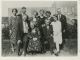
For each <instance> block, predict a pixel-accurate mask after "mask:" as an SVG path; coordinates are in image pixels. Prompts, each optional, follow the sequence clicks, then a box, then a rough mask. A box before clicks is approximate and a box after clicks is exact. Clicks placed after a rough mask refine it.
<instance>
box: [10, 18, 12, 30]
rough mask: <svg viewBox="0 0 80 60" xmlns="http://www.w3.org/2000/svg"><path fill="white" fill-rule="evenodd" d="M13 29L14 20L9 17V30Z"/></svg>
mask: <svg viewBox="0 0 80 60" xmlns="http://www.w3.org/2000/svg"><path fill="white" fill-rule="evenodd" d="M11 27H12V18H11V17H9V30H11Z"/></svg>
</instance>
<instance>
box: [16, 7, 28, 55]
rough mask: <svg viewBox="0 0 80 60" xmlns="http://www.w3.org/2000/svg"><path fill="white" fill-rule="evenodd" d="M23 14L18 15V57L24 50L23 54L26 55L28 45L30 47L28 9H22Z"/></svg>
mask: <svg viewBox="0 0 80 60" xmlns="http://www.w3.org/2000/svg"><path fill="white" fill-rule="evenodd" d="M21 10H22V11H21V12H22V13H21V14H19V15H18V17H19V19H18V20H19V21H18V39H17V40H18V42H17V44H18V55H21V54H20V49H21V48H23V54H24V55H26V51H27V45H28V36H27V35H28V32H29V28H30V24H29V20H28V15H27V14H26V8H25V7H22V9H21Z"/></svg>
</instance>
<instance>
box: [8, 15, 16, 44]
mask: <svg viewBox="0 0 80 60" xmlns="http://www.w3.org/2000/svg"><path fill="white" fill-rule="evenodd" d="M17 18H18V17H17V16H16V17H13V16H11V17H10V22H9V26H10V27H9V28H10V30H11V34H10V42H11V44H14V45H15V44H16V42H17V30H18V29H17V28H18V27H17V25H18V20H17Z"/></svg>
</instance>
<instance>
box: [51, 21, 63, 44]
mask: <svg viewBox="0 0 80 60" xmlns="http://www.w3.org/2000/svg"><path fill="white" fill-rule="evenodd" d="M51 25H52V26H53V34H54V35H53V38H54V42H55V43H58V44H62V31H61V28H62V27H61V22H60V21H56V22H52V23H51Z"/></svg>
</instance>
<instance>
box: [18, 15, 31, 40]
mask: <svg viewBox="0 0 80 60" xmlns="http://www.w3.org/2000/svg"><path fill="white" fill-rule="evenodd" d="M25 22H26V23H28V27H30V22H29V20H28V16H27V19H26V20H25ZM23 33H24V31H23V20H22V14H19V15H18V40H22V37H23Z"/></svg>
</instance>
